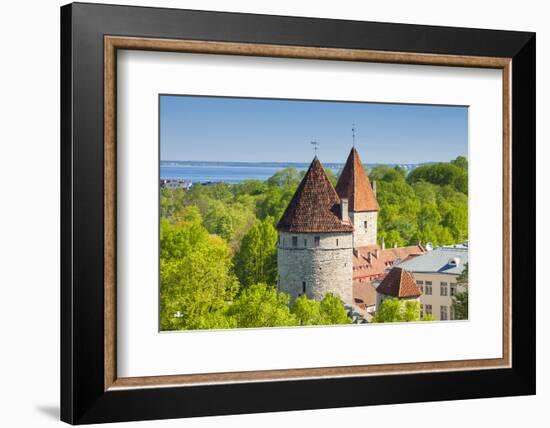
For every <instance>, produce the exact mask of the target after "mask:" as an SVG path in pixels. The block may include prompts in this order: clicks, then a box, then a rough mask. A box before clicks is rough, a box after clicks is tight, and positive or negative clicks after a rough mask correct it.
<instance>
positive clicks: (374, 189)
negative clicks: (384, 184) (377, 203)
mask: <svg viewBox="0 0 550 428" xmlns="http://www.w3.org/2000/svg"><path fill="white" fill-rule="evenodd" d="M372 192H373V193H374V197H375V198H376V180H372Z"/></svg>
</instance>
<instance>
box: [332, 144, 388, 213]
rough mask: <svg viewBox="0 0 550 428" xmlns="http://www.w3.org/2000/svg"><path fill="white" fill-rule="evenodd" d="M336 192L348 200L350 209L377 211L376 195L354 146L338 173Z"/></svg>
mask: <svg viewBox="0 0 550 428" xmlns="http://www.w3.org/2000/svg"><path fill="white" fill-rule="evenodd" d="M336 192H337V193H338V196H340V198H347V199H348V200H349V210H350V211H355V212H357V211H378V203H377V202H376V196H374V192H373V190H372V187H371V184H370V181H369V177H367V174H366V173H365V169H364V168H363V163H362V162H361V159H360V158H359V153H357V150H355V147H353V148H352V149H351V152H350V154H349V156H348V159H347V161H346V165H345V166H344V169H343V170H342V173H341V174H340V178H339V179H338V183H337V184H336Z"/></svg>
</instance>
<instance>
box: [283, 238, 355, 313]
mask: <svg viewBox="0 0 550 428" xmlns="http://www.w3.org/2000/svg"><path fill="white" fill-rule="evenodd" d="M352 242H353V239H352V234H351V233H350V232H340V233H334V232H333V233H291V232H279V243H278V246H277V249H278V251H277V262H278V267H279V290H280V291H283V292H285V293H287V294H289V295H290V296H291V299H292V300H294V299H295V298H296V297H299V296H302V295H306V296H307V297H309V298H311V299H316V300H321V299H323V297H324V296H325V294H327V293H332V294H334V295H337V296H340V298H341V299H342V300H343V301H344V302H346V303H351V300H352V274H353V269H352V268H353V266H352V257H353V247H352Z"/></svg>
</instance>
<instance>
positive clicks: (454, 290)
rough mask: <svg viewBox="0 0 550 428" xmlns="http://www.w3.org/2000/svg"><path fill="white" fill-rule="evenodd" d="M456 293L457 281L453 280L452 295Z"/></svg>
mask: <svg viewBox="0 0 550 428" xmlns="http://www.w3.org/2000/svg"><path fill="white" fill-rule="evenodd" d="M454 295H456V282H451V296H454Z"/></svg>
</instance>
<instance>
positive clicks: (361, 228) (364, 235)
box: [349, 211, 378, 247]
mask: <svg viewBox="0 0 550 428" xmlns="http://www.w3.org/2000/svg"><path fill="white" fill-rule="evenodd" d="M349 216H350V219H351V221H352V222H353V228H354V231H353V245H354V246H355V247H364V246H365V245H374V244H376V236H377V230H378V212H377V211H367V212H350V213H349ZM365 221H366V222H367V227H366V228H365Z"/></svg>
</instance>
